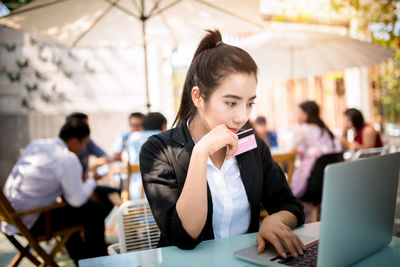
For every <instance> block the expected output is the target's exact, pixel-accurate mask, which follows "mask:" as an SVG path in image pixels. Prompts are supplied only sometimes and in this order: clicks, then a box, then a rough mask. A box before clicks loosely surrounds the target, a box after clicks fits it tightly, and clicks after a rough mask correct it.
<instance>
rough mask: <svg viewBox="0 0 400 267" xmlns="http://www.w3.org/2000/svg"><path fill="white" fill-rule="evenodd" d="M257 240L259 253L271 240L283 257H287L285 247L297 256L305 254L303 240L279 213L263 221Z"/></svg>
mask: <svg viewBox="0 0 400 267" xmlns="http://www.w3.org/2000/svg"><path fill="white" fill-rule="evenodd" d="M256 241H257V251H258V253H261V252H263V251H264V249H265V246H266V243H267V242H269V243H271V244H272V245H273V246H274V248H275V249H276V251H277V252H278V254H279V255H280V256H281V257H283V258H286V257H287V254H286V252H285V248H286V249H287V251H289V252H290V255H291V256H293V257H295V258H297V257H298V255H299V254H300V255H303V254H304V252H303V250H305V246H304V244H303V242H301V240H300V238H299V237H298V236H297V235H296V234H295V233H293V231H292V230H291V229H290V227H288V226H287V225H286V224H284V223H283V221H282V219H281V218H280V216H279V215H278V214H272V215H269V216H267V217H266V218H265V219H264V220H263V221H262V223H261V226H260V231H259V233H258V236H257V240H256Z"/></svg>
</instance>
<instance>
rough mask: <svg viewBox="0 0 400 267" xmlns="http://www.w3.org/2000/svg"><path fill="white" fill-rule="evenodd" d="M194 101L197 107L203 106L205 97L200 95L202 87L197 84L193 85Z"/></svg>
mask: <svg viewBox="0 0 400 267" xmlns="http://www.w3.org/2000/svg"><path fill="white" fill-rule="evenodd" d="M192 101H193V104H194V105H195V106H196V108H198V109H199V108H202V107H203V105H204V104H203V102H204V100H203V98H202V97H201V95H200V89H199V87H197V86H193V88H192Z"/></svg>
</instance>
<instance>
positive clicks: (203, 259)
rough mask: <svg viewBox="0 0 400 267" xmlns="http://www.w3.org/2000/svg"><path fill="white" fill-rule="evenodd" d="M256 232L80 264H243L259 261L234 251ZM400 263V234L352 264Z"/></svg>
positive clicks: (312, 230) (314, 232) (305, 230)
mask: <svg viewBox="0 0 400 267" xmlns="http://www.w3.org/2000/svg"><path fill="white" fill-rule="evenodd" d="M319 227H320V224H319V223H311V224H307V225H305V226H304V227H300V228H298V229H297V230H296V233H297V234H305V235H311V236H319ZM256 236H257V233H251V234H245V235H239V236H233V237H229V238H224V239H215V240H207V241H204V242H202V243H200V244H199V245H198V246H197V247H196V248H195V249H193V250H181V249H179V248H177V247H164V248H157V249H151V250H145V251H137V252H130V253H124V254H119V255H113V256H105V257H98V258H92V259H85V260H81V261H79V266H80V267H91V266H96V267H97V266H99V267H100V266H119V267H124V266H129V267H139V266H141V267H146V266H162V267H169V266H171V267H180V266H182V267H183V266H190V267H198V266H207V267H212V266H230V267H235V266H238V267H239V266H240V267H245V266H247V267H253V266H254V267H255V266H259V265H255V264H252V263H250V262H246V261H242V260H240V259H237V258H235V257H234V256H233V252H234V251H236V250H239V249H242V248H246V247H248V246H252V245H255V244H256ZM399 263H400V238H398V237H393V239H392V242H391V243H390V245H389V246H387V247H385V248H384V249H382V250H380V251H378V252H376V253H375V254H373V255H371V256H369V257H367V258H365V259H364V260H363V261H361V262H359V263H357V264H355V265H353V267H369V266H371V267H376V266H385V267H391V266H398V265H399Z"/></svg>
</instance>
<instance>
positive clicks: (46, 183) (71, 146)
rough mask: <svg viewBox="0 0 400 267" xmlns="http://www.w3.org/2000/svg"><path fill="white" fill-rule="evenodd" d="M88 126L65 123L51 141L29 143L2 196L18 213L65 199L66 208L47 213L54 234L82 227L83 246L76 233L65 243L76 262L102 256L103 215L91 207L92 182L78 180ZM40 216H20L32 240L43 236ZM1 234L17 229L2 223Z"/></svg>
mask: <svg viewBox="0 0 400 267" xmlns="http://www.w3.org/2000/svg"><path fill="white" fill-rule="evenodd" d="M89 134H90V130H89V126H88V125H87V124H86V123H83V122H82V121H79V120H72V121H67V122H66V123H65V124H64V125H63V126H62V128H61V130H60V131H59V135H58V137H56V138H52V139H37V140H34V141H32V142H31V143H30V144H29V145H28V146H27V147H26V148H25V149H24V152H23V153H22V155H21V156H20V157H19V159H18V161H17V163H16V164H15V165H14V168H13V170H12V172H11V173H10V175H9V176H8V178H7V181H6V184H5V186H4V189H3V191H4V194H5V195H6V197H7V198H8V200H9V201H10V203H11V205H12V206H13V208H14V209H15V210H16V211H22V210H29V209H34V208H39V207H43V206H47V205H50V204H53V203H55V202H56V199H57V198H59V197H61V196H62V197H63V199H64V200H65V201H66V203H67V204H68V205H67V206H66V207H63V208H60V209H56V210H54V211H52V212H51V213H50V216H51V218H50V219H51V222H52V231H57V230H58V229H63V228H64V227H68V226H72V225H77V224H83V225H84V228H85V241H84V240H82V238H81V236H80V234H79V233H74V235H73V236H71V238H70V239H69V240H68V242H67V243H66V248H67V250H68V253H69V255H70V257H71V258H72V259H73V260H74V262H75V263H76V264H77V263H78V260H79V259H83V258H90V257H98V256H105V255H106V254H107V249H106V243H105V240H104V217H105V213H104V209H103V206H102V205H100V204H99V203H97V202H94V201H91V200H90V196H91V195H92V193H93V191H94V189H95V187H96V182H95V180H94V179H93V177H89V178H87V179H85V180H84V181H83V180H82V166H81V164H80V163H79V159H78V155H79V154H81V153H82V152H83V151H84V150H85V147H86V145H87V143H88V142H89ZM48 219H49V218H47V216H46V218H45V216H44V213H42V214H31V215H27V216H24V218H23V221H24V223H25V224H26V226H27V227H28V228H29V229H30V230H31V233H32V234H33V235H34V236H40V235H43V234H44V233H45V228H46V221H48ZM1 231H2V232H4V233H6V234H15V233H16V232H17V230H16V228H15V227H14V226H13V225H11V224H8V223H6V222H1Z"/></svg>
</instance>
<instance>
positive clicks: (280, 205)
mask: <svg viewBox="0 0 400 267" xmlns="http://www.w3.org/2000/svg"><path fill="white" fill-rule="evenodd" d="M258 145H259V146H260V147H261V149H260V150H259V151H260V153H261V155H262V157H261V158H262V166H263V172H264V173H263V177H264V183H263V193H262V203H263V205H264V208H265V209H266V210H267V212H268V213H269V214H272V213H275V212H278V211H281V210H287V211H289V212H291V213H292V214H294V215H295V216H296V218H297V226H300V225H302V224H303V223H304V211H303V209H304V208H303V205H302V204H301V203H300V201H299V200H298V199H296V197H295V196H294V195H293V193H292V190H291V189H290V187H289V185H288V183H287V179H286V176H285V174H284V173H283V171H282V170H281V168H280V167H279V165H278V164H277V163H276V162H275V161H274V160H273V159H272V156H271V152H270V151H269V149H268V147H267V146H266V145H265V143H264V142H261V143H258Z"/></svg>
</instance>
